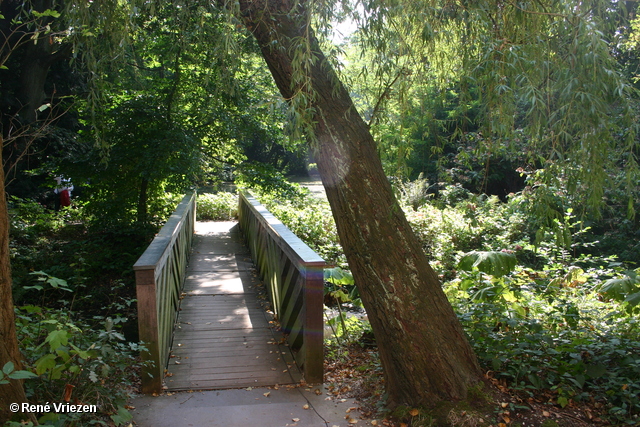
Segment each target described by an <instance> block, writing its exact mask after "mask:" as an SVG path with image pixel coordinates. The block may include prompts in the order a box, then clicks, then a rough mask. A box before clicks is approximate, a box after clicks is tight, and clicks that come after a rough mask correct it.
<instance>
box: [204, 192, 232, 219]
mask: <svg viewBox="0 0 640 427" xmlns="http://www.w3.org/2000/svg"><path fill="white" fill-rule="evenodd" d="M197 204H198V208H197V210H196V212H197V213H196V215H197V220H198V221H229V220H232V219H234V218H236V217H237V216H238V196H236V195H234V194H231V193H216V194H210V193H205V194H200V195H198V200H197Z"/></svg>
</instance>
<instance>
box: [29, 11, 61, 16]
mask: <svg viewBox="0 0 640 427" xmlns="http://www.w3.org/2000/svg"><path fill="white" fill-rule="evenodd" d="M31 13H32V14H33V16H35V17H36V18H44V17H45V16H50V17H52V18H60V12H58V11H56V10H53V9H47V10H45V11H44V12H38V11H37V10H32V11H31Z"/></svg>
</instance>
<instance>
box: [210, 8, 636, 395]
mask: <svg viewBox="0 0 640 427" xmlns="http://www.w3.org/2000/svg"><path fill="white" fill-rule="evenodd" d="M346 3H347V2H341V4H342V5H344V4H346ZM359 3H360V6H359V7H356V8H353V9H351V11H352V12H354V13H355V14H356V15H359V17H360V18H362V22H363V23H364V24H363V31H365V32H366V33H367V34H368V35H370V36H371V37H366V38H364V40H366V41H367V43H369V44H370V45H371V46H374V48H375V49H377V51H378V52H379V53H380V55H381V57H387V56H390V55H394V54H397V53H396V52H393V51H392V52H390V51H389V50H387V49H388V48H389V44H388V40H389V39H388V38H387V37H386V35H388V34H391V33H393V34H395V35H396V36H397V35H399V36H400V37H399V38H398V40H399V41H400V42H401V47H403V48H405V49H406V52H409V53H410V54H412V55H416V54H417V55H418V56H416V57H417V58H418V59H417V60H415V62H414V65H415V64H420V62H421V61H422V62H425V61H426V62H428V63H430V64H437V63H438V61H440V62H442V51H439V50H438V49H442V48H443V46H445V45H448V46H449V47H451V46H456V50H455V51H456V52H459V54H460V58H459V59H457V60H455V61H451V60H450V61H449V62H450V63H453V64H454V65H453V68H455V69H453V70H451V73H452V74H457V76H458V78H460V79H462V80H466V84H474V85H476V86H477V87H479V88H480V90H481V91H482V93H483V97H484V100H483V103H484V105H485V116H484V121H485V129H486V131H487V132H488V133H490V134H492V135H494V134H495V135H505V134H508V133H509V132H510V131H512V130H513V129H514V128H515V120H516V117H515V115H516V108H515V107H516V105H517V104H518V103H522V102H525V103H526V105H527V109H528V111H527V112H526V116H527V117H526V118H527V120H528V131H529V133H530V134H531V135H533V136H535V141H536V143H537V144H538V145H537V146H536V147H532V151H536V154H539V155H541V156H542V155H543V154H545V153H549V155H550V156H562V155H565V153H579V154H581V155H582V156H583V158H585V160H586V162H587V165H588V168H587V169H584V170H582V171H579V172H580V173H578V174H576V180H579V179H583V180H585V179H586V180H588V181H584V182H589V183H594V185H595V187H594V188H595V189H596V191H595V192H594V193H593V197H596V198H597V197H598V194H600V193H598V190H597V189H598V188H602V181H603V177H602V168H601V166H602V162H601V161H600V160H599V158H598V155H599V154H602V150H603V149H604V147H606V142H603V141H602V139H603V138H606V136H607V135H609V134H608V132H610V131H611V126H610V124H611V121H610V120H608V119H607V117H608V115H609V114H610V112H611V111H614V110H615V111H617V112H619V113H620V112H621V111H622V110H624V108H622V107H623V106H624V101H625V99H624V97H625V96H626V91H627V86H626V85H625V83H624V81H623V79H622V78H621V77H620V75H619V74H618V73H617V72H616V70H615V68H614V61H613V60H612V59H611V58H610V55H609V54H608V50H607V49H608V47H607V42H606V40H604V39H603V37H602V33H600V32H599V30H598V20H597V13H596V12H598V11H597V10H595V9H589V10H585V9H584V8H585V6H583V4H582V3H581V2H578V1H572V0H558V1H552V2H550V3H549V4H542V3H541V2H540V3H538V2H524V3H523V2H518V3H515V2H514V3H511V2H508V1H507V2H499V1H491V0H488V1H483V2H472V3H473V4H472V5H469V4H467V2H455V1H453V2H439V1H429V0H427V1H406V2H403V1H390V2H386V1H372V2H359ZM218 4H219V5H221V6H223V7H229V8H230V10H231V11H232V12H234V13H235V14H236V16H237V18H238V19H239V20H241V22H242V23H243V24H244V26H245V27H246V28H247V30H248V31H249V32H251V34H253V36H254V37H255V39H256V40H257V43H258V45H259V47H260V49H261V52H262V55H263V56H264V58H265V61H266V64H267V66H268V68H269V70H270V71H271V73H272V75H273V78H274V80H275V82H276V84H277V86H278V88H279V89H280V92H281V94H282V96H283V97H284V98H285V99H287V100H289V101H290V103H291V104H292V106H293V108H295V109H296V111H297V114H298V117H299V118H300V119H301V123H302V126H304V129H305V131H306V133H307V136H308V138H309V140H310V141H311V146H312V149H313V152H314V156H315V159H316V161H317V164H318V170H319V172H320V175H321V178H322V182H323V184H324V187H325V189H326V193H327V198H328V200H329V203H330V205H331V209H332V212H333V216H334V218H335V222H336V226H337V230H338V234H339V236H340V241H341V244H342V246H343V249H344V251H345V255H346V257H347V260H348V263H349V266H350V268H351V270H352V272H353V276H354V278H355V281H356V284H357V286H358V289H359V291H360V294H361V296H362V300H363V303H364V306H365V308H366V310H367V313H368V316H369V319H370V321H371V325H372V328H373V331H374V334H375V336H376V339H377V343H378V349H379V353H380V357H381V361H382V366H383V370H384V377H385V385H386V388H387V392H388V395H389V400H390V403H392V404H394V403H395V404H399V403H406V404H411V405H417V404H423V405H424V404H432V403H433V402H435V401H439V400H456V399H462V398H465V396H466V395H467V390H468V389H469V387H470V386H472V385H474V384H475V383H477V382H478V381H479V380H480V376H481V375H480V369H479V366H478V363H477V361H476V357H475V355H474V353H473V351H472V348H471V347H470V345H469V343H468V341H467V339H466V338H465V335H464V333H463V330H462V328H461V326H460V323H459V321H458V319H457V317H456V315H455V314H454V312H453V310H452V308H451V306H450V304H449V302H448V301H447V299H446V297H445V295H444V293H443V292H442V290H441V286H440V282H439V280H438V278H437V276H436V274H435V273H434V271H433V270H432V268H431V267H430V266H429V263H428V262H427V258H426V257H425V254H424V253H423V250H422V248H421V246H420V244H419V243H418V241H417V239H416V237H415V236H414V234H413V232H412V230H411V227H410V226H409V224H408V223H407V220H406V219H405V216H404V214H403V212H402V209H401V208H400V206H399V205H398V203H397V201H396V200H395V198H394V196H393V193H392V190H391V186H390V184H389V182H388V180H387V177H386V176H385V174H384V172H383V169H382V165H381V162H380V158H379V156H378V153H377V147H376V142H375V141H374V139H373V137H372V135H371V132H370V128H369V125H368V124H367V123H366V122H365V121H364V120H363V119H362V117H361V116H360V114H359V113H358V111H356V108H355V107H354V104H353V102H352V100H351V98H350V96H349V92H348V90H347V88H346V87H345V86H344V85H343V84H342V82H341V81H340V79H339V77H338V76H337V75H336V73H335V71H334V69H333V67H332V65H331V61H330V60H329V59H328V58H327V57H326V56H325V55H324V54H323V52H322V49H321V43H320V42H319V41H318V39H317V38H316V35H315V33H314V30H313V28H312V26H313V24H314V23H322V22H323V21H322V19H319V18H318V17H317V15H314V13H313V12H314V11H316V10H321V11H324V16H325V17H326V16H327V11H329V13H328V14H330V12H331V11H332V10H334V8H335V7H337V5H336V3H331V2H329V4H327V2H318V3H316V2H312V1H294V0H278V1H272V0H240V1H239V2H226V1H223V0H219V1H218ZM316 8H319V9H316ZM389 31H390V32H389ZM451 34H454V36H451ZM409 37H413V38H412V39H411V40H414V41H415V40H418V41H417V42H411V43H407V41H408V40H410V39H409ZM415 37H418V38H417V39H416V38H415ZM584 43H587V44H586V45H583V44H584ZM416 47H418V48H419V50H416ZM450 50H451V49H450ZM564 61H568V63H566V64H565V63H564ZM381 62H383V61H381ZM410 71H411V70H409V72H408V73H406V74H407V75H410V74H411V73H410ZM590 78H593V84H591V83H590V82H589V80H588V79H590ZM391 84H395V82H391ZM523 90H524V91H527V90H528V91H529V97H528V98H527V99H525V98H524V97H522V93H523ZM387 94H388V92H387ZM382 95H385V91H382ZM616 104H618V105H616ZM617 107H620V108H617ZM616 108H617V109H616ZM525 111H526V110H525ZM620 114H624V115H628V109H627V110H626V111H622V112H621V113H620ZM626 118H628V117H626ZM630 138H632V137H631V136H630ZM629 141H631V139H628V140H627V142H628V143H629ZM627 153H631V151H630V150H628V151H627ZM631 154H632V153H631ZM574 160H575V159H574ZM629 161H630V165H631V164H632V163H633V158H632V157H630V158H629ZM562 166H565V165H564V164H563V165H562Z"/></svg>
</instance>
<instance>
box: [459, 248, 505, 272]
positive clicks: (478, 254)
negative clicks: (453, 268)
mask: <svg viewBox="0 0 640 427" xmlns="http://www.w3.org/2000/svg"><path fill="white" fill-rule="evenodd" d="M515 267H516V257H515V256H514V255H513V254H509V253H506V252H497V251H471V252H467V253H466V254H464V255H463V256H462V258H461V259H460V262H459V263H458V269H460V270H463V271H473V269H474V268H477V269H478V270H480V271H482V272H483V273H487V274H490V275H491V276H493V277H502V276H504V275H505V274H508V273H510V272H512V271H513V270H514V269H515Z"/></svg>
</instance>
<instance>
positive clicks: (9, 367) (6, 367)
mask: <svg viewBox="0 0 640 427" xmlns="http://www.w3.org/2000/svg"><path fill="white" fill-rule="evenodd" d="M14 369H15V365H14V364H13V362H11V361H9V362H7V363H5V365H4V366H3V367H2V372H4V373H5V375H9V374H10V373H11V372H13V370H14Z"/></svg>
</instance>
